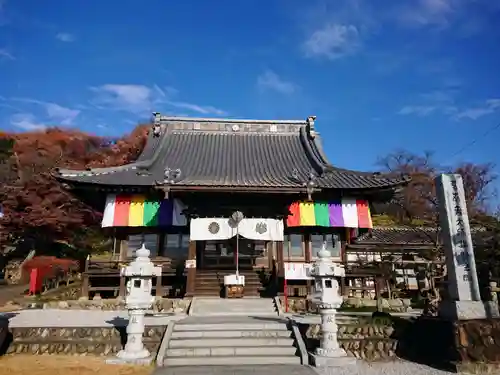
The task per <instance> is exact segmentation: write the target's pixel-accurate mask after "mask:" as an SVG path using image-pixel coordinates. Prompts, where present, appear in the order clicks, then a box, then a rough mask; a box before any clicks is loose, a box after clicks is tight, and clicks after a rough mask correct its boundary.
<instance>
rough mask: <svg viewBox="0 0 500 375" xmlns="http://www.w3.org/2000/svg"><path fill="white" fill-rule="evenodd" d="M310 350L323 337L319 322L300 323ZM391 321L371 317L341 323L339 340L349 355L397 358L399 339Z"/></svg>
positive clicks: (368, 358) (378, 358)
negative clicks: (394, 336) (395, 335)
mask: <svg viewBox="0 0 500 375" xmlns="http://www.w3.org/2000/svg"><path fill="white" fill-rule="evenodd" d="M299 329H300V331H301V333H302V336H303V337H304V341H305V342H306V346H307V348H308V350H309V351H311V352H312V351H314V350H315V349H316V348H317V347H318V346H319V341H320V338H321V332H320V325H319V324H310V325H306V324H299ZM393 334H394V327H393V326H392V324H391V322H390V321H389V322H376V321H372V320H371V319H367V320H360V321H359V322H352V323H347V324H339V331H338V340H339V344H340V346H341V347H342V348H343V349H344V350H345V351H346V352H347V354H348V355H350V356H353V357H356V358H359V359H364V360H368V361H378V360H392V359H396V358H397V355H396V351H397V344H398V342H397V339H395V338H393Z"/></svg>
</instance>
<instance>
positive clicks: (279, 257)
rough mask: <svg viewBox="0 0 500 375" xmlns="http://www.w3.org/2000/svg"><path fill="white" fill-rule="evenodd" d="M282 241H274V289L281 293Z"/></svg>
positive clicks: (283, 268) (282, 269)
mask: <svg viewBox="0 0 500 375" xmlns="http://www.w3.org/2000/svg"><path fill="white" fill-rule="evenodd" d="M283 248H284V246H283V242H282V241H280V242H276V260H277V262H276V291H277V292H278V293H283V287H284V286H283V284H282V280H283V279H284V278H285V264H284V263H285V260H284V257H283Z"/></svg>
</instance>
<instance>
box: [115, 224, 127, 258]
mask: <svg viewBox="0 0 500 375" xmlns="http://www.w3.org/2000/svg"><path fill="white" fill-rule="evenodd" d="M116 242H117V243H118V244H117V246H118V247H119V249H120V262H125V261H126V260H127V255H128V243H127V234H126V232H125V231H124V230H122V229H120V230H118V231H117V233H116Z"/></svg>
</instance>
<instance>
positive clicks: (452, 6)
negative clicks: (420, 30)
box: [396, 0, 465, 27]
mask: <svg viewBox="0 0 500 375" xmlns="http://www.w3.org/2000/svg"><path fill="white" fill-rule="evenodd" d="M464 4H465V1H464V0H414V1H412V2H411V5H408V6H402V7H399V8H398V9H397V10H396V17H397V20H398V21H399V23H400V24H401V25H403V26H408V27H421V26H441V27H445V26H448V25H449V24H450V22H452V20H453V18H454V17H455V15H456V14H457V13H458V12H459V11H460V10H461V8H462V6H463V5H464Z"/></svg>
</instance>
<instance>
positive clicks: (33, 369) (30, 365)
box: [0, 354, 154, 375]
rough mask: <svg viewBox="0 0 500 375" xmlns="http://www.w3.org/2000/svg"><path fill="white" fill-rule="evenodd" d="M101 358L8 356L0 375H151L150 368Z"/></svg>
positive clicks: (1, 364) (0, 362)
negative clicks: (120, 363)
mask: <svg viewBox="0 0 500 375" xmlns="http://www.w3.org/2000/svg"><path fill="white" fill-rule="evenodd" d="M104 360H105V359H104V358H101V357H87V356H82V357H77V356H61V355H50V356H37V355H21V354H17V355H12V356H11V355H7V356H4V357H0V374H9V375H26V374H29V375H68V374H75V375H91V374H92V375H93V374H106V375H149V374H151V373H152V372H153V370H154V368H153V367H152V366H151V367H148V366H127V365H125V366H121V365H107V364H106V363H105V362H104Z"/></svg>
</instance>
